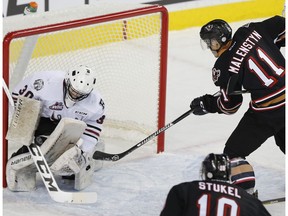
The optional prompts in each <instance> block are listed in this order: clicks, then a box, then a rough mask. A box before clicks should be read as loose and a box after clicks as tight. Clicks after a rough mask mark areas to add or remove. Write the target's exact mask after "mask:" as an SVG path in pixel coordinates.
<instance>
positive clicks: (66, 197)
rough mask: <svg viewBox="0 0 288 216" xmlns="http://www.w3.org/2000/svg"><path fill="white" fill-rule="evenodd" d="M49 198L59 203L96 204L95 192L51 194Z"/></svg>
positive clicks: (59, 192) (60, 192)
mask: <svg viewBox="0 0 288 216" xmlns="http://www.w3.org/2000/svg"><path fill="white" fill-rule="evenodd" d="M51 198H52V199H53V200H54V201H56V202H60V203H75V204H89V203H95V202H97V193H96V192H65V191H58V192H57V193H55V196H54V195H53V193H51Z"/></svg>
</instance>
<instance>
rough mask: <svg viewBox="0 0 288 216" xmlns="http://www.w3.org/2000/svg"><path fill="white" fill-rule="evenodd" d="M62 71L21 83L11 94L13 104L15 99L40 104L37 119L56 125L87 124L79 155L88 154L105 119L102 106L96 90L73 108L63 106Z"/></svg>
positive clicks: (27, 79) (34, 75)
mask: <svg viewBox="0 0 288 216" xmlns="http://www.w3.org/2000/svg"><path fill="white" fill-rule="evenodd" d="M65 74H66V73H65V72H64V71H43V72H38V73H35V74H33V75H32V76H29V77H27V78H25V79H24V80H22V81H21V82H20V83H19V84H18V85H17V86H16V88H15V89H14V90H13V92H12V97H13V100H14V102H16V101H17V97H18V96H19V95H20V96H24V97H28V98H33V99H36V100H39V101H41V106H42V111H41V114H40V116H41V117H45V118H50V120H51V121H59V120H60V119H62V118H64V117H67V118H73V119H78V120H81V121H83V122H85V123H86V124H87V127H86V129H85V131H84V133H83V135H82V137H81V138H82V139H83V145H82V146H81V148H82V150H83V151H86V152H89V151H92V150H93V148H94V147H95V145H96V144H97V142H98V139H99V136H100V133H101V131H102V124H103V122H104V119H105V104H104V101H103V99H102V97H101V95H100V93H99V92H98V91H97V90H95V89H94V90H93V91H92V92H91V93H90V94H89V96H88V97H87V98H85V99H83V100H81V101H78V102H77V103H75V104H74V106H72V107H69V108H67V107H66V106H65V101H64V96H65V95H64V94H65V87H64V78H65Z"/></svg>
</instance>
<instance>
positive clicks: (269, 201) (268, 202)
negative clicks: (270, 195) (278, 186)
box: [262, 197, 285, 205]
mask: <svg viewBox="0 0 288 216" xmlns="http://www.w3.org/2000/svg"><path fill="white" fill-rule="evenodd" d="M279 202H285V197H281V198H276V199H269V200H264V201H262V203H263V205H269V204H274V203H279Z"/></svg>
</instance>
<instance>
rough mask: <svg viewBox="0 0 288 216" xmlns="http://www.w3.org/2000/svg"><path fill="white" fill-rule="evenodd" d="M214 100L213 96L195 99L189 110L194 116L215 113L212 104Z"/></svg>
mask: <svg viewBox="0 0 288 216" xmlns="http://www.w3.org/2000/svg"><path fill="white" fill-rule="evenodd" d="M215 102H216V98H215V97H214V96H213V95H208V94H206V95H204V96H201V97H198V98H195V99H194V100H193V101H192V102H191V104H190V108H191V109H192V110H193V114H194V115H205V114H207V113H215V112H216V110H215V107H214V103H215Z"/></svg>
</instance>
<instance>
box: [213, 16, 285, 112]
mask: <svg viewBox="0 0 288 216" xmlns="http://www.w3.org/2000/svg"><path fill="white" fill-rule="evenodd" d="M282 46H285V18H283V17H280V16H274V17H272V18H269V19H266V20H264V21H262V22H252V23H248V24H246V25H244V26H242V27H240V28H239V29H238V30H237V31H236V32H235V34H234V36H233V39H232V43H231V46H230V47H229V49H228V50H226V51H225V52H223V53H222V55H221V56H220V57H219V58H218V59H217V61H216V62H215V64H214V67H213V69H212V79H213V81H214V83H215V85H216V86H219V87H220V89H221V97H220V98H219V99H218V101H217V106H218V108H219V110H218V112H220V113H221V112H222V113H226V114H232V113H234V112H236V111H237V110H238V108H239V107H240V105H241V103H242V99H243V98H242V95H230V93H231V92H233V91H238V90H242V89H243V88H244V89H246V90H248V91H249V92H250V93H251V103H250V108H251V109H253V110H254V111H256V112H258V111H269V110H275V109H278V108H280V107H282V106H284V105H285V58H284V56H283V55H282V53H281V51H280V50H279V49H280V47H282Z"/></svg>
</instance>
